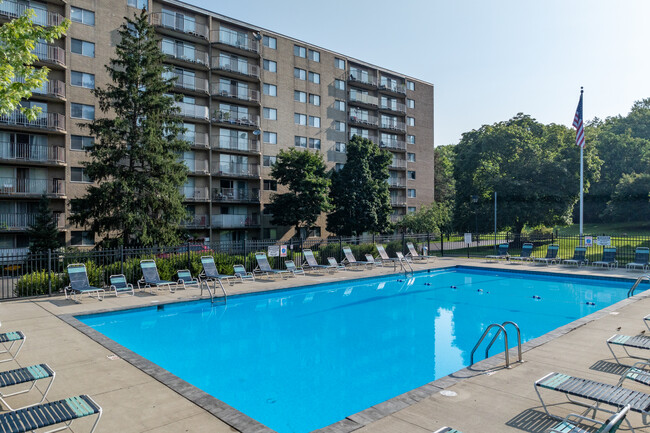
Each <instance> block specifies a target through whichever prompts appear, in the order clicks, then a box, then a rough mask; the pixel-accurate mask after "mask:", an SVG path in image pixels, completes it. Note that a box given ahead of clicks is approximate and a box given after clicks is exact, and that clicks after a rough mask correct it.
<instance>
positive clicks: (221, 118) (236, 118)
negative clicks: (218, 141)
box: [212, 110, 260, 128]
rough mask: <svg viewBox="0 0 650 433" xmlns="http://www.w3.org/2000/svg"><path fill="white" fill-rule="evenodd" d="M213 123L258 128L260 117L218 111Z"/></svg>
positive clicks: (232, 111) (237, 112)
mask: <svg viewBox="0 0 650 433" xmlns="http://www.w3.org/2000/svg"><path fill="white" fill-rule="evenodd" d="M212 121H213V122H219V123H228V124H231V125H240V126H249V127H254V128H257V127H258V126H259V124H260V116H258V115H256V114H251V113H248V112H246V111H239V110H217V111H215V112H214V115H213V116H212Z"/></svg>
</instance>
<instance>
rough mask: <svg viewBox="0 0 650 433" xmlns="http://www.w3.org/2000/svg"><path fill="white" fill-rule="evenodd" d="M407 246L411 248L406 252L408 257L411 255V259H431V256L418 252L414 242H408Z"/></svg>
mask: <svg viewBox="0 0 650 433" xmlns="http://www.w3.org/2000/svg"><path fill="white" fill-rule="evenodd" d="M406 248H408V250H409V252H408V253H407V254H406V257H410V258H411V260H424V261H426V262H428V261H429V256H423V255H420V254H418V252H417V250H416V249H415V246H414V245H413V242H407V243H406Z"/></svg>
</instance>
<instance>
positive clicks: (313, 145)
mask: <svg viewBox="0 0 650 433" xmlns="http://www.w3.org/2000/svg"><path fill="white" fill-rule="evenodd" d="M309 148H310V149H320V138H310V139H309Z"/></svg>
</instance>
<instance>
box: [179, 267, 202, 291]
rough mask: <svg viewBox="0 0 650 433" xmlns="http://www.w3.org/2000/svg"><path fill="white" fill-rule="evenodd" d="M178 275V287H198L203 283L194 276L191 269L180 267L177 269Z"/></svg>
mask: <svg viewBox="0 0 650 433" xmlns="http://www.w3.org/2000/svg"><path fill="white" fill-rule="evenodd" d="M176 276H177V277H178V280H177V281H176V287H179V286H183V289H188V288H191V287H196V288H197V289H198V288H199V285H200V284H201V282H200V281H199V279H198V278H194V277H192V273H191V272H190V270H189V269H180V270H178V271H176Z"/></svg>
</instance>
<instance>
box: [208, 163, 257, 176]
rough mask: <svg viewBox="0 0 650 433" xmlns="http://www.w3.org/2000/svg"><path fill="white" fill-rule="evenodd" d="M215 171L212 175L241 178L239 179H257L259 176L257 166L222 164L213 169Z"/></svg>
mask: <svg viewBox="0 0 650 433" xmlns="http://www.w3.org/2000/svg"><path fill="white" fill-rule="evenodd" d="M215 170H218V171H213V172H212V174H214V175H217V176H221V175H228V176H241V177H259V176H260V166H259V164H244V163H237V162H233V163H229V162H222V163H220V164H219V166H218V167H215Z"/></svg>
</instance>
